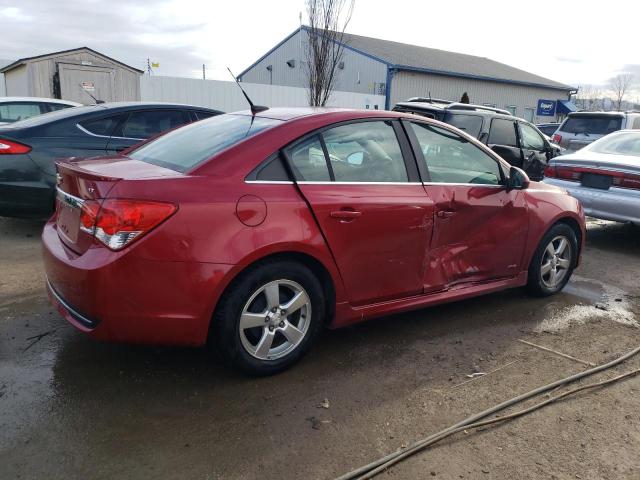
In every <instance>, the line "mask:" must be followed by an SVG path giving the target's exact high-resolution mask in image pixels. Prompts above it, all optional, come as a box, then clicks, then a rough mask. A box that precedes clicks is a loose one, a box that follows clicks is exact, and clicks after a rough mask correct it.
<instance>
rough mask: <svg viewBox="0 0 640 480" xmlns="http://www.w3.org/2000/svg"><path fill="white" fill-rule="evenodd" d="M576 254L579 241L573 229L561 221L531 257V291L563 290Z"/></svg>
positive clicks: (545, 293)
mask: <svg viewBox="0 0 640 480" xmlns="http://www.w3.org/2000/svg"><path fill="white" fill-rule="evenodd" d="M577 254H578V241H577V240H576V234H575V232H574V231H573V229H572V228H571V227H569V226H568V225H565V224H562V223H559V224H556V225H554V226H553V227H551V229H550V230H549V231H548V232H547V233H546V234H545V236H544V237H543V238H542V241H541V242H540V245H538V248H537V249H536V252H535V254H534V256H533V259H532V260H531V265H530V266H529V281H528V284H527V286H528V288H529V291H530V292H531V293H533V294H534V295H538V296H547V295H553V294H554V293H557V292H559V291H560V290H562V289H563V288H564V286H565V285H566V284H567V282H568V281H569V278H570V277H571V274H572V272H573V269H574V268H575V264H576V258H577Z"/></svg>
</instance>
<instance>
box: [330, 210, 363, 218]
mask: <svg viewBox="0 0 640 480" xmlns="http://www.w3.org/2000/svg"><path fill="white" fill-rule="evenodd" d="M330 215H331V218H337V219H338V220H347V221H348V220H355V219H356V218H358V217H359V216H360V215H362V212H357V211H355V210H335V211H333V212H331V214H330Z"/></svg>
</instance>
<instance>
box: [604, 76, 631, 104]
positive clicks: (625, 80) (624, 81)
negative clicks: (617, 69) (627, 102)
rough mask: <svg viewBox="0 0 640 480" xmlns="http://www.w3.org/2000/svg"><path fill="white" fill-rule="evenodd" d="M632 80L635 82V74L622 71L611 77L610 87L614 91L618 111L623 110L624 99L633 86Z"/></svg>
mask: <svg viewBox="0 0 640 480" xmlns="http://www.w3.org/2000/svg"><path fill="white" fill-rule="evenodd" d="M631 82H633V74H631V73H621V74H620V75H616V76H615V77H613V78H612V79H611V83H610V84H609V87H610V88H611V91H612V92H613V97H614V103H615V106H616V110H618V111H620V110H622V101H623V100H624V97H625V95H626V94H627V91H628V90H629V87H630V86H631Z"/></svg>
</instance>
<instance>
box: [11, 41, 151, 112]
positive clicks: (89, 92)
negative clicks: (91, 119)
mask: <svg viewBox="0 0 640 480" xmlns="http://www.w3.org/2000/svg"><path fill="white" fill-rule="evenodd" d="M0 73H3V74H4V77H5V78H4V80H5V90H6V92H5V95H8V96H16V97H17V96H20V97H48V98H60V99H63V100H71V101H74V102H80V103H84V104H91V103H95V102H94V100H93V98H92V96H93V97H95V98H96V99H98V100H103V101H105V102H125V101H136V100H140V75H142V74H143V73H144V72H143V71H142V70H138V69H137V68H134V67H131V66H129V65H126V64H124V63H122V62H119V61H118V60H115V59H113V58H111V57H108V56H106V55H104V54H102V53H99V52H96V51H95V50H93V49H91V48H88V47H81V48H74V49H72V50H64V51H61V52H54V53H48V54H44V55H38V56H35V57H28V58H21V59H20V60H16V61H15V62H13V63H11V64H9V65H7V66H5V67H3V68H0Z"/></svg>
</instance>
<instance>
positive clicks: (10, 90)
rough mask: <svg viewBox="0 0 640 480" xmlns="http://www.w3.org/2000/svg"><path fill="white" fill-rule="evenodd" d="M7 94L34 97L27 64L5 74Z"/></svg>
mask: <svg viewBox="0 0 640 480" xmlns="http://www.w3.org/2000/svg"><path fill="white" fill-rule="evenodd" d="M4 82H5V86H6V94H7V96H10V97H33V96H34V95H33V94H31V93H30V92H29V76H28V72H27V66H26V65H22V66H20V67H16V68H14V69H13V70H11V71H10V72H7V73H5V74H4Z"/></svg>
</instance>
